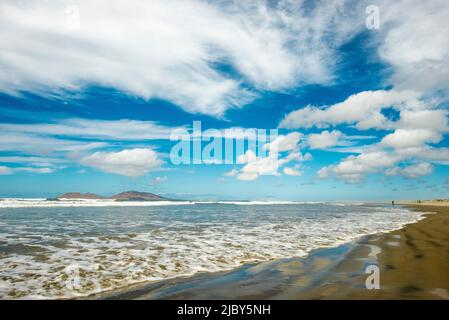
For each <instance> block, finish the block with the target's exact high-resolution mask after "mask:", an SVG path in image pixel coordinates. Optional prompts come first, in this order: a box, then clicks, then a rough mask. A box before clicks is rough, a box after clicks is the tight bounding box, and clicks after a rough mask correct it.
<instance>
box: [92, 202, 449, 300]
mask: <svg viewBox="0 0 449 320" xmlns="http://www.w3.org/2000/svg"><path fill="white" fill-rule="evenodd" d="M403 206H405V207H406V208H408V209H410V210H415V211H419V212H423V218H422V219H420V220H419V221H417V222H415V223H410V224H407V225H405V226H403V227H402V228H401V229H398V230H394V231H390V232H385V233H377V234H373V235H367V236H364V237H362V238H359V239H358V240H355V241H353V242H350V243H346V244H343V245H340V246H337V247H332V248H321V249H316V250H312V251H311V252H310V253H309V254H308V255H307V256H305V257H299V258H286V259H276V260H270V261H267V262H260V263H253V264H245V265H242V266H240V267H237V268H236V269H233V270H230V271H222V272H217V273H200V274H196V275H193V276H188V277H177V278H172V279H167V280H162V281H158V282H154V283H147V284H140V285H133V286H130V287H128V288H124V289H121V290H117V291H113V292H106V293H101V294H97V295H93V296H89V297H87V299H449V233H448V232H447V231H448V230H449V206H437V205H432V206H427V204H416V203H413V204H404V205H403ZM430 212H436V214H432V213H430ZM373 264H374V265H377V266H378V267H379V270H380V289H379V290H368V289H366V287H365V281H366V278H367V277H368V276H369V274H366V272H365V270H366V267H367V266H368V265H373Z"/></svg>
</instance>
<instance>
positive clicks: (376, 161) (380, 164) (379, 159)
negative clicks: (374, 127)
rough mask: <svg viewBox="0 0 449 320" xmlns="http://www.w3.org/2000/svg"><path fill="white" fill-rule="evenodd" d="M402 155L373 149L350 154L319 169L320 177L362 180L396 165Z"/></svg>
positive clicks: (352, 180) (354, 181)
mask: <svg viewBox="0 0 449 320" xmlns="http://www.w3.org/2000/svg"><path fill="white" fill-rule="evenodd" d="M400 160H401V157H400V156H397V155H395V154H390V153H387V152H384V151H371V152H366V153H362V154H360V155H357V156H349V157H347V158H346V159H344V160H342V161H341V162H340V163H338V164H336V165H330V166H327V167H323V168H321V169H320V170H319V171H318V176H319V177H320V178H329V177H330V176H335V177H336V178H337V179H340V180H345V181H348V182H353V183H356V182H360V181H361V180H362V179H363V178H364V177H365V176H366V175H367V174H370V173H378V172H382V171H383V170H386V169H387V168H390V167H392V166H394V165H395V164H396V163H397V162H398V161H400Z"/></svg>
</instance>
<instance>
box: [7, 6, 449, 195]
mask: <svg viewBox="0 0 449 320" xmlns="http://www.w3.org/2000/svg"><path fill="white" fill-rule="evenodd" d="M377 14H378V15H377ZM377 17H379V20H377V19H376V18H377ZM447 17H449V3H448V2H447V1H445V0H433V1H418V0H416V1H414V0H404V1H366V2H365V1H344V0H336V1H315V0H314V1H305V0H304V1H302V0H279V1H275V0H273V1H268V0H267V1H231V0H216V1H212V0H211V1H200V0H182V1H181V0H178V1H172V0H168V1H167V0H152V1H137V0H127V1H118V0H113V1H111V0H95V1H76V0H72V1H45V0H41V1H38V0H24V1H15V0H10V1H9V0H4V1H1V2H0V39H1V42H0V130H1V135H0V196H2V197H50V196H55V195H58V194H60V193H61V192H66V191H80V192H96V193H100V194H104V195H109V194H113V193H115V192H119V191H123V190H128V189H137V190H142V191H150V192H156V193H160V194H164V195H168V196H172V197H178V198H183V199H186V198H192V199H217V198H220V199H292V200H382V199H405V198H415V199H416V198H439V197H446V198H447V197H448V196H447V194H448V192H449V180H448V177H449V170H448V165H449V140H448V137H447V133H448V122H447V120H448V118H447V117H448V106H449V103H448V101H449V37H448V36H447V35H448V34H449V23H448V21H447ZM194 121H201V126H202V129H203V130H205V129H211V128H213V129H218V130H224V129H227V128H240V129H245V128H258V129H265V130H269V129H278V130H279V134H280V136H279V137H278V138H277V139H276V140H275V141H274V142H272V143H271V144H267V145H265V146H264V149H265V150H268V153H269V154H270V152H271V151H270V150H271V148H272V147H273V146H274V145H276V149H277V152H276V156H277V157H278V160H279V161H278V162H276V164H273V161H272V160H273V159H272V158H271V157H270V156H268V157H266V158H261V157H259V156H258V155H255V154H254V153H252V152H250V151H248V152H246V153H245V154H240V155H236V158H238V159H239V161H236V163H235V164H216V163H208V164H205V163H203V164H181V165H177V164H174V163H173V162H172V161H171V159H170V157H169V155H170V151H171V150H172V147H173V146H174V145H175V144H176V142H175V141H171V140H170V135H171V133H172V132H174V130H175V131H176V130H184V131H187V132H191V130H192V126H193V122H194ZM273 150H274V148H273ZM271 154H273V152H271Z"/></svg>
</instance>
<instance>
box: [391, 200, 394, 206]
mask: <svg viewBox="0 0 449 320" xmlns="http://www.w3.org/2000/svg"><path fill="white" fill-rule="evenodd" d="M391 205H392V206H393V208H394V200H393V201H391Z"/></svg>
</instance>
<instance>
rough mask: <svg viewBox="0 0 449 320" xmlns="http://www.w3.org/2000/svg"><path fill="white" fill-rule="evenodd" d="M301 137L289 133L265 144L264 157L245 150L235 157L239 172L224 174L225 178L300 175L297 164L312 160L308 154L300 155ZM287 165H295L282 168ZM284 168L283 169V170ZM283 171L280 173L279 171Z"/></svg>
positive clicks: (294, 133)
mask: <svg viewBox="0 0 449 320" xmlns="http://www.w3.org/2000/svg"><path fill="white" fill-rule="evenodd" d="M302 137H303V135H302V134H301V133H299V132H291V133H289V134H287V135H280V136H278V137H277V138H276V139H275V140H274V141H272V142H270V143H267V144H265V145H264V146H263V149H265V150H267V151H268V155H266V156H258V155H256V153H255V152H254V151H252V150H247V151H246V152H245V153H244V154H241V155H239V156H238V157H237V163H238V164H242V165H243V167H241V168H240V169H239V170H237V169H236V168H234V169H232V170H231V171H229V172H227V173H225V175H226V176H236V177H237V179H239V180H245V181H249V180H256V179H257V178H258V177H259V176H261V175H275V176H280V175H281V172H283V173H284V174H286V175H292V176H294V175H296V176H298V175H300V174H301V172H300V171H298V170H297V169H298V168H299V162H303V161H308V160H311V159H312V155H311V154H310V153H304V154H303V153H301V152H300V150H299V142H300V141H301V139H302ZM288 163H296V164H295V165H294V166H293V168H291V167H284V166H285V165H286V164H288ZM283 167H284V168H283ZM282 168H283V170H282V171H281V172H280V171H279V170H280V169H282Z"/></svg>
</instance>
